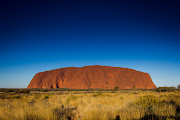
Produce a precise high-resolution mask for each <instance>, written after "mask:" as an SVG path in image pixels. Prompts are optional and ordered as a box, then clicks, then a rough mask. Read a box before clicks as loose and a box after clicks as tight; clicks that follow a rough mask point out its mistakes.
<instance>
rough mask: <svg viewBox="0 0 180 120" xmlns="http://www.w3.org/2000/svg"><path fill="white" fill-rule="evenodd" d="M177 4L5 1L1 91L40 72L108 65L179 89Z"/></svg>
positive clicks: (0, 11) (152, 0)
mask: <svg viewBox="0 0 180 120" xmlns="http://www.w3.org/2000/svg"><path fill="white" fill-rule="evenodd" d="M179 11H180V7H179V3H178V0H171V1H169V0H124V1H121V0H108V1H107V0H96V1H94V0H81V1H79V0H76V1H71V0H59V1H55V0H54V1H52V0H51V1H50V0H21V1H20V0H17V1H10V0H1V1H0V88H25V87H27V85H28V84H29V82H30V81H31V79H32V78H33V76H34V75H35V74H36V73H37V72H42V71H46V70H52V69H57V68H62V67H71V66H74V67H82V66H87V65H106V66H117V67H127V68H132V69H135V70H138V71H143V72H147V73H149V74H150V75H151V77H152V80H153V82H154V83H155V84H156V85H157V86H177V85H178V84H180V12H179Z"/></svg>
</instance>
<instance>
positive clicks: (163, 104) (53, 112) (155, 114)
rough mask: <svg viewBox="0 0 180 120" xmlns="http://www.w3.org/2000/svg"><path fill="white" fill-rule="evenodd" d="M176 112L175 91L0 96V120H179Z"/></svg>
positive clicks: (179, 106) (179, 107)
mask: <svg viewBox="0 0 180 120" xmlns="http://www.w3.org/2000/svg"><path fill="white" fill-rule="evenodd" d="M179 111H180V91H178V90H173V91H167V90H165V91H164V90H162V89H161V90H160V91H159V90H157V89H155V90H119V89H117V90H99V89H98V90H86V91H85V90H69V89H64V90H59V91H57V90H48V89H47V90H46V89H43V90H42V89H37V90H26V89H13V90H6V89H4V90H1V92H0V120H128V119H129V120H179V119H180V112H179Z"/></svg>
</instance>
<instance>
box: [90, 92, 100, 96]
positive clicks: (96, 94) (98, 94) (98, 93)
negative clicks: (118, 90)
mask: <svg viewBox="0 0 180 120" xmlns="http://www.w3.org/2000/svg"><path fill="white" fill-rule="evenodd" d="M102 95H103V94H102V93H101V92H97V93H95V94H93V95H92V96H93V97H99V96H102Z"/></svg>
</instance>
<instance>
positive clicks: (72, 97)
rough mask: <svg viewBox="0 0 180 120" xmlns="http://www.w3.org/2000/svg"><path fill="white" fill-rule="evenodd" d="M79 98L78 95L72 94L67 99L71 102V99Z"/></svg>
mask: <svg viewBox="0 0 180 120" xmlns="http://www.w3.org/2000/svg"><path fill="white" fill-rule="evenodd" d="M76 99H78V97H77V96H74V95H71V96H70V97H69V98H68V99H67V103H69V102H70V101H71V100H76Z"/></svg>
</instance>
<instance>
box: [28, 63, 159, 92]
mask: <svg viewBox="0 0 180 120" xmlns="http://www.w3.org/2000/svg"><path fill="white" fill-rule="evenodd" d="M114 87H119V89H133V88H136V89H153V88H156V86H155V84H154V83H153V81H152V79H151V77H150V75H149V74H148V73H144V72H140V71H136V70H133V69H129V68H122V67H111V66H100V65H93V66H84V67H66V68H60V69H55V70H50V71H45V72H39V73H37V74H36V75H35V76H34V77H33V79H32V80H31V82H30V84H29V85H28V87H27V88H48V89H51V88H70V89H98V88H101V89H114Z"/></svg>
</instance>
